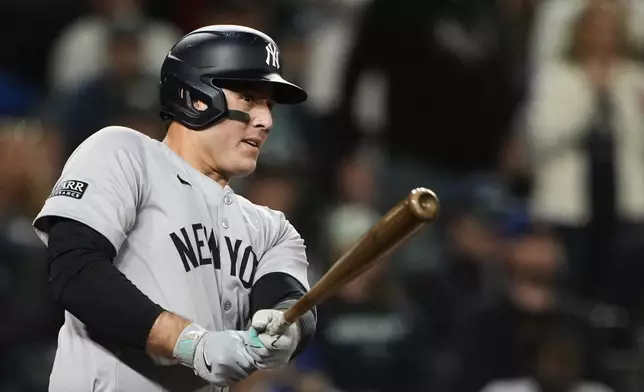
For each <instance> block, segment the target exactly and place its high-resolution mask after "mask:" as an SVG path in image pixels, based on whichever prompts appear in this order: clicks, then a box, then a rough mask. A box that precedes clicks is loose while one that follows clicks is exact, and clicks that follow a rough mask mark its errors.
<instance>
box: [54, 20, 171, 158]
mask: <svg viewBox="0 0 644 392" xmlns="http://www.w3.org/2000/svg"><path fill="white" fill-rule="evenodd" d="M141 29H143V26H141V25H139V24H137V23H135V24H130V21H129V20H119V21H116V22H115V23H114V24H113V25H111V27H110V30H109V38H108V46H107V62H106V64H105V65H106V68H105V69H104V70H103V71H101V73H100V74H98V75H97V76H94V77H92V78H91V79H89V80H88V81H87V82H85V83H83V84H81V85H80V86H79V87H77V88H74V89H72V90H70V91H69V92H54V93H53V95H52V96H51V101H50V107H49V108H48V113H47V115H46V116H45V119H46V122H47V125H48V126H49V127H51V128H53V130H54V131H56V132H59V133H60V134H61V135H62V137H63V140H64V151H63V153H64V154H65V157H67V156H69V155H70V154H71V153H72V152H73V151H74V149H76V147H78V145H79V144H80V143H82V142H83V141H84V140H85V139H86V138H87V137H89V136H90V135H92V134H93V133H94V132H97V131H98V130H100V129H101V128H103V127H106V126H109V125H122V126H130V127H133V128H135V129H136V130H138V131H139V132H142V133H145V134H148V136H150V137H153V138H156V139H160V138H161V137H162V136H163V135H162V134H161V133H162V126H161V121H160V118H159V116H158V78H159V77H158V75H156V76H151V75H149V74H147V73H145V72H144V71H143V70H142V69H141V46H142V45H143V43H142V35H141V34H142V30H141Z"/></svg>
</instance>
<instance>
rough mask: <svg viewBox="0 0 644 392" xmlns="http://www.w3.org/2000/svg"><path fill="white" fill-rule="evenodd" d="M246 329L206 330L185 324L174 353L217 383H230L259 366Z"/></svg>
mask: <svg viewBox="0 0 644 392" xmlns="http://www.w3.org/2000/svg"><path fill="white" fill-rule="evenodd" d="M248 335H249V331H221V332H212V331H207V330H205V329H204V328H202V327H200V326H199V325H197V324H190V325H188V326H187V327H186V328H185V329H184V330H183V332H182V333H181V336H180V337H179V339H178V340H177V343H176V345H175V348H174V357H175V358H176V359H177V361H178V362H179V363H181V364H182V365H184V366H187V367H190V368H192V369H193V370H194V372H195V374H196V375H198V376H199V377H201V378H202V379H204V380H206V381H208V382H210V383H211V384H214V385H216V386H218V387H228V386H232V385H233V384H235V383H236V382H238V381H241V380H243V379H244V378H246V377H248V375H249V374H250V373H252V372H253V371H254V370H256V369H258V367H257V366H256V365H255V359H254V358H253V356H252V355H251V352H250V351H249V350H248V349H247V347H248V346H247V345H246V341H247V340H248V339H249V337H248Z"/></svg>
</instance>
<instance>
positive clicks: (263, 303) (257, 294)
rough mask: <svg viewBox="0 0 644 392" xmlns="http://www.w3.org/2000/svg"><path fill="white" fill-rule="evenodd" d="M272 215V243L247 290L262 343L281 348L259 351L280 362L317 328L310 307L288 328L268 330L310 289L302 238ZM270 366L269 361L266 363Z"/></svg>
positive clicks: (280, 217) (298, 349)
mask: <svg viewBox="0 0 644 392" xmlns="http://www.w3.org/2000/svg"><path fill="white" fill-rule="evenodd" d="M274 218H277V219H276V220H277V222H275V223H276V224H274V225H271V226H269V230H270V229H274V228H277V230H276V231H275V233H274V235H271V237H273V238H274V240H273V243H272V244H271V245H270V247H269V249H268V250H267V251H266V252H265V253H264V255H263V256H262V258H261V260H260V262H259V267H258V271H257V276H258V278H257V280H256V281H255V283H254V284H253V287H252V289H251V294H250V314H251V315H252V320H251V325H252V327H253V328H254V329H255V330H257V332H259V340H260V341H261V342H262V343H264V344H263V346H265V347H273V348H275V347H279V348H280V349H279V350H277V352H270V351H271V350H270V349H269V350H268V351H266V350H260V354H262V355H263V356H265V357H269V358H270V357H274V358H270V359H271V360H273V362H275V363H277V364H278V365H279V364H280V363H284V362H287V361H289V360H291V359H293V358H295V356H296V355H297V354H298V353H300V352H301V351H302V350H303V349H304V348H305V347H306V345H307V344H308V343H309V342H310V341H311V339H312V337H313V335H314V334H315V330H316V324H317V313H316V309H315V308H313V309H312V310H311V311H309V312H307V313H306V314H304V315H303V316H302V317H301V318H300V319H299V320H298V321H297V322H296V323H295V324H293V325H292V326H290V327H289V328H288V329H286V330H284V331H279V333H275V332H276V331H270V325H271V324H273V325H275V322H276V320H277V319H279V318H280V317H282V312H283V311H284V310H286V309H288V308H289V307H290V306H291V305H292V304H293V303H294V302H295V301H297V300H298V299H299V298H301V297H302V296H303V295H304V294H305V293H306V291H307V290H308V289H309V283H308V277H307V268H308V262H307V259H306V248H305V246H304V241H303V240H302V238H301V237H300V235H299V233H298V232H297V231H296V230H295V228H294V227H293V226H292V225H291V224H290V223H289V222H288V221H287V220H286V219H285V217H284V215H283V214H277V215H275V216H274ZM268 335H273V336H268ZM275 339H279V341H276V340H275ZM269 362H270V361H269ZM270 366H271V364H270V363H269V364H268V365H267V367H270Z"/></svg>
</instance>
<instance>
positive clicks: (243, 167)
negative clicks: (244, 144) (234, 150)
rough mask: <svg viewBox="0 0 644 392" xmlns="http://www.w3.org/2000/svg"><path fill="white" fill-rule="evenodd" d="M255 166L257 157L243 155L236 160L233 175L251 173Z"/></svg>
mask: <svg viewBox="0 0 644 392" xmlns="http://www.w3.org/2000/svg"><path fill="white" fill-rule="evenodd" d="M256 168H257V159H256V158H249V157H244V158H243V159H240V160H239V161H238V162H237V165H236V168H235V170H234V171H235V177H245V176H247V175H250V174H252V173H253V172H254V171H255V169H256Z"/></svg>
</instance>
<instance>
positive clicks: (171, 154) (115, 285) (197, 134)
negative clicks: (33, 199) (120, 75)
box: [34, 25, 316, 392]
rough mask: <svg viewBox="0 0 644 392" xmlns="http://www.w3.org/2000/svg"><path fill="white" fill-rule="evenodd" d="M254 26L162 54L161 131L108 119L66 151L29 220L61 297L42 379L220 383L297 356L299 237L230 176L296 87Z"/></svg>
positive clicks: (60, 385)
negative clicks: (291, 311) (289, 313)
mask: <svg viewBox="0 0 644 392" xmlns="http://www.w3.org/2000/svg"><path fill="white" fill-rule="evenodd" d="M280 67H281V64H280V57H279V49H278V47H277V45H276V44H275V42H274V41H273V40H272V39H271V38H270V37H268V36H267V35H266V34H264V33H262V32H260V31H257V30H254V29H250V28H247V27H243V26H231V25H225V26H224V25H217V26H208V27H204V28H201V29H198V30H195V31H193V32H191V33H189V34H187V35H186V36H184V37H183V38H182V39H181V40H180V41H179V42H178V43H177V44H175V46H174V47H173V48H172V49H171V50H170V52H169V54H168V55H167V57H166V59H165V61H164V63H163V66H162V70H161V92H160V103H161V116H162V119H163V120H164V123H165V125H166V128H167V136H166V137H165V139H164V140H163V142H159V141H156V140H153V139H151V138H149V137H147V136H145V135H143V134H141V133H139V132H136V131H135V130H132V129H129V128H125V127H118V126H112V127H107V128H105V129H102V130H99V131H98V132H96V133H95V134H94V135H92V136H91V137H89V138H88V139H87V140H85V141H84V142H83V143H82V144H81V145H80V146H79V147H78V148H77V149H76V150H75V151H74V153H73V154H72V155H71V156H70V157H69V160H68V161H67V162H66V164H65V166H64V168H63V171H62V174H61V177H60V178H59V180H58V181H57V183H56V185H55V187H54V189H53V191H52V193H51V196H50V197H49V198H48V199H47V201H46V202H45V205H44V207H43V209H42V211H41V212H40V213H39V215H38V216H37V217H36V219H35V220H34V228H35V230H36V232H37V233H38V235H39V237H40V238H41V239H42V241H43V242H44V243H45V244H46V245H47V248H48V268H49V281H50V285H51V290H52V293H53V296H54V298H55V300H57V301H58V302H59V303H60V304H62V306H63V307H64V308H65V310H66V312H65V323H64V325H63V326H62V328H61V330H60V333H59V338H58V351H57V353H56V358H55V361H54V366H53V370H52V374H51V377H50V391H52V392H57V391H65V392H81V391H82V392H88V391H104V392H116V391H118V392H121V391H137V392H147V391H150V392H152V391H155V392H158V391H195V390H204V391H212V390H217V391H220V390H228V389H229V388H230V387H231V386H232V385H234V384H235V383H236V382H238V381H239V380H242V379H244V378H245V377H246V376H248V375H249V374H250V373H252V372H253V371H254V370H256V369H268V368H277V367H280V366H283V365H284V364H286V363H287V362H289V361H290V360H291V359H292V358H294V357H295V356H296V355H297V354H298V352H300V350H302V348H303V347H305V345H306V344H307V342H308V341H309V340H310V339H311V337H312V335H313V334H314V332H315V326H316V314H315V310H313V311H311V312H309V313H307V314H306V315H305V316H303V317H302V318H301V319H300V320H299V321H298V322H296V323H294V324H291V325H287V326H280V324H281V323H280V320H282V318H283V315H282V311H283V310H284V309H285V308H287V307H288V306H290V304H292V303H293V302H294V301H295V300H297V299H298V298H299V297H301V296H302V295H303V293H305V292H306V290H308V289H309V283H308V281H307V265H308V264H307V258H306V253H305V246H304V243H303V240H302V239H301V238H300V235H299V234H298V232H297V231H296V230H295V229H294V228H293V227H292V226H291V224H290V223H289V222H288V221H287V220H286V218H285V217H284V215H283V214H282V213H280V212H278V211H274V210H271V209H268V208H266V207H261V206H257V205H254V204H252V203H251V202H249V201H248V200H246V199H244V198H243V197H240V196H238V195H236V194H235V193H234V191H233V190H232V189H231V188H230V186H229V180H230V179H231V178H233V177H238V176H244V175H248V174H250V173H251V172H253V170H254V169H255V165H256V161H257V158H258V156H259V153H260V150H261V148H262V145H263V144H264V143H265V142H266V139H267V137H268V134H269V131H270V129H271V127H272V117H271V107H272V105H273V103H277V104H296V103H300V102H303V101H305V100H306V98H307V95H306V92H304V90H302V89H301V88H300V87H298V86H296V85H294V84H292V83H289V82H287V81H286V80H284V79H283V78H282V76H281V71H280V69H281V68H280Z"/></svg>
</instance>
